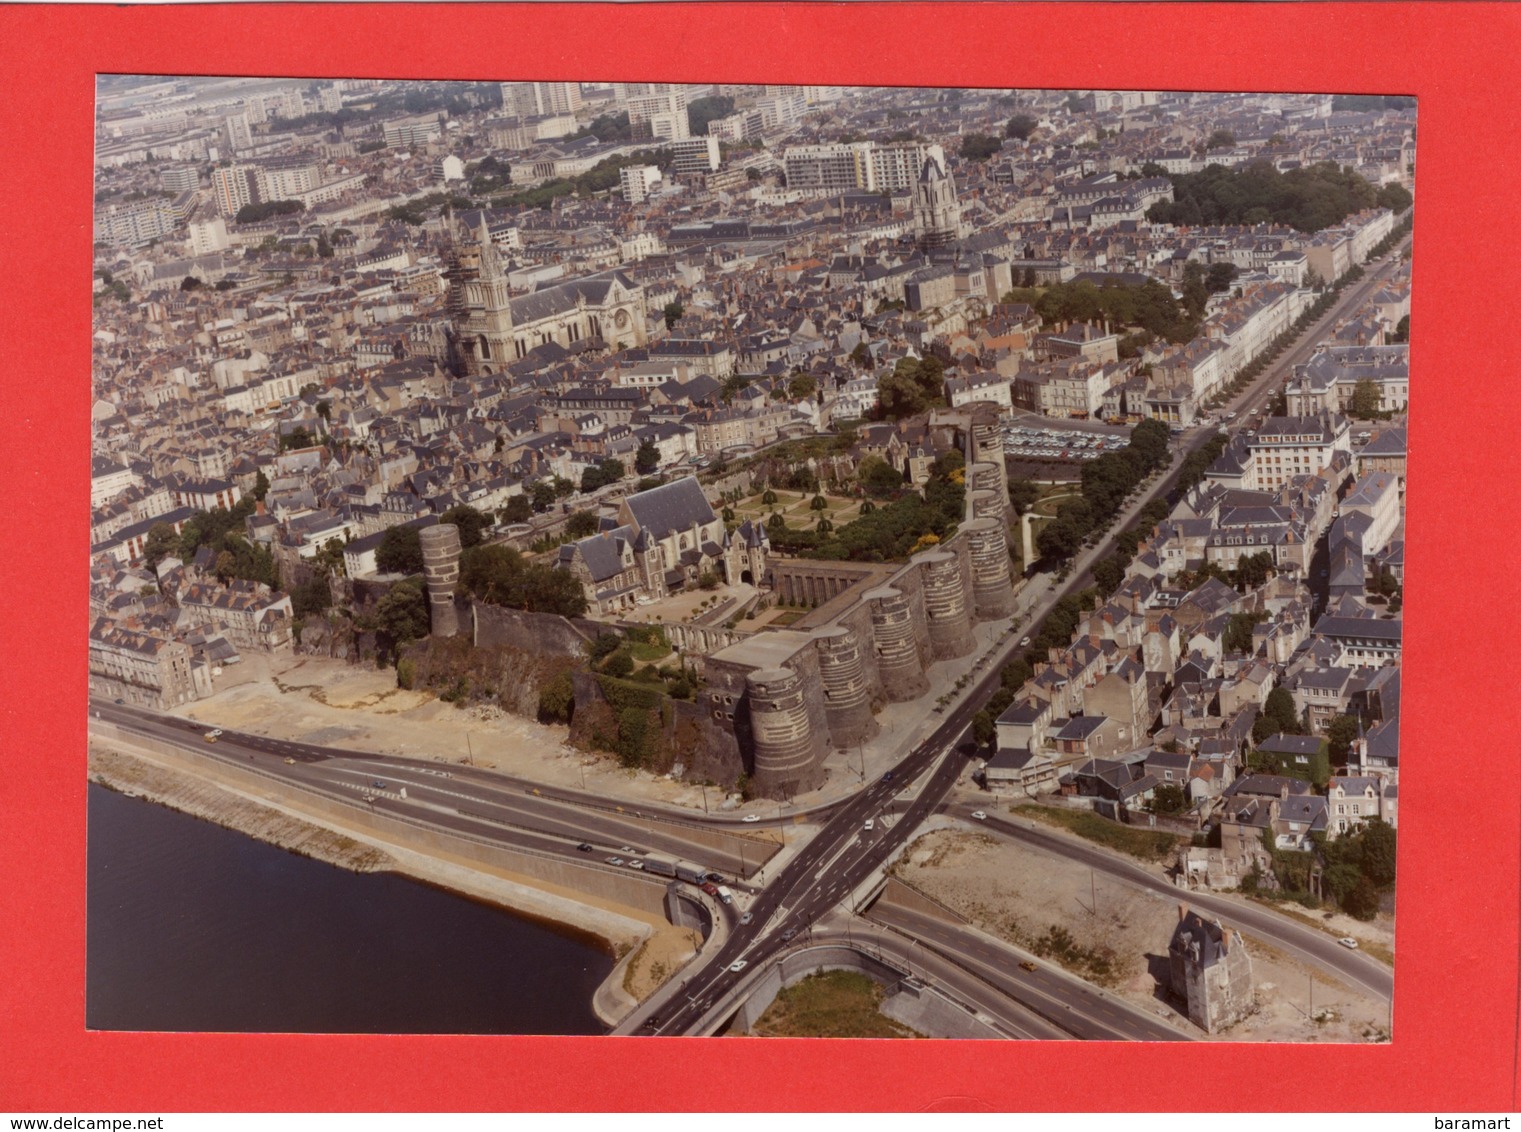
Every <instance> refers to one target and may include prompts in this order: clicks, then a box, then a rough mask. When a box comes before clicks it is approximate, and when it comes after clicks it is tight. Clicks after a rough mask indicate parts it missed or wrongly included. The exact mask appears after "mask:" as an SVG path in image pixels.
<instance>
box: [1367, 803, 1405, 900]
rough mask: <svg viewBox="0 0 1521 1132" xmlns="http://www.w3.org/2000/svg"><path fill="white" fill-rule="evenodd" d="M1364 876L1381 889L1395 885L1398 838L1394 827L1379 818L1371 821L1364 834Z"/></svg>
mask: <svg viewBox="0 0 1521 1132" xmlns="http://www.w3.org/2000/svg"><path fill="white" fill-rule="evenodd" d="M1362 842H1363V860H1362V869H1363V875H1364V876H1366V877H1367V878H1368V879H1369V880H1370V881H1372V882H1373V883H1374V884H1376V885H1378V886H1379V887H1380V888H1387V887H1388V886H1389V885H1391V884H1393V883H1394V865H1395V856H1396V849H1397V844H1396V842H1397V836H1396V834H1395V830H1394V827H1393V826H1392V825H1390V824H1388V823H1387V822H1385V821H1382V820H1380V819H1378V818H1375V819H1373V820H1372V821H1370V822H1369V823H1368V824H1367V825H1366V826H1365V827H1364V828H1363V833H1362Z"/></svg>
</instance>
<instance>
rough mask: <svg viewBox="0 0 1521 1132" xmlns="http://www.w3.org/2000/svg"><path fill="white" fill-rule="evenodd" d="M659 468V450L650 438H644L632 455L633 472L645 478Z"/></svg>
mask: <svg viewBox="0 0 1521 1132" xmlns="http://www.w3.org/2000/svg"><path fill="white" fill-rule="evenodd" d="M658 467H660V448H659V446H658V445H657V444H656V443H655V442H654V440H652V439H651V438H650V437H648V436H646V437H645V438H644V439H643V440H641V441H640V442H639V449H638V451H637V452H635V453H634V471H636V472H638V473H639V474H640V475H641V476H647V475H649V474H651V473H652V472H654V471H655V469H656V468H658Z"/></svg>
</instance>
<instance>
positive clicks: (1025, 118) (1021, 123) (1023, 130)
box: [1003, 114, 1039, 141]
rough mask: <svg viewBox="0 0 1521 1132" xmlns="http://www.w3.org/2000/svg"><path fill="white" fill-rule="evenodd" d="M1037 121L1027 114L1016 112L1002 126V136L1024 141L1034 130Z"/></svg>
mask: <svg viewBox="0 0 1521 1132" xmlns="http://www.w3.org/2000/svg"><path fill="white" fill-rule="evenodd" d="M1037 125H1039V123H1038V122H1036V120H1035V119H1034V118H1032V117H1030V115H1028V114H1016V115H1014V117H1012V118H1010V119H1009V121H1008V123H1007V124H1005V126H1004V128H1003V136H1004V137H1006V138H1014V139H1015V140H1016V141H1024V140H1025V139H1026V138H1028V137H1029V136H1030V134H1031V133H1032V132H1034V130H1035V127H1036V126H1037Z"/></svg>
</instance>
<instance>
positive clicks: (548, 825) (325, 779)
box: [90, 701, 776, 876]
mask: <svg viewBox="0 0 1521 1132" xmlns="http://www.w3.org/2000/svg"><path fill="white" fill-rule="evenodd" d="M90 711H91V715H92V716H95V717H97V718H99V719H100V720H101V721H102V722H109V723H113V724H115V725H116V726H118V727H120V728H121V729H122V730H123V731H124V732H127V733H129V734H131V733H136V734H140V735H144V736H146V737H149V738H155V739H160V740H164V741H167V742H172V743H176V744H180V745H184V746H188V747H190V748H191V749H192V750H194V751H195V753H196V754H197V755H199V756H202V757H207V758H215V759H218V760H219V761H222V762H226V763H229V764H233V765H239V766H242V767H245V768H248V769H253V770H256V771H257V772H259V773H260V774H262V775H264V776H266V777H270V778H273V779H277V780H279V781H281V782H284V783H287V784H289V785H291V786H295V787H299V788H302V789H305V790H309V791H314V792H317V793H320V794H323V795H325V796H328V797H333V798H339V799H342V800H345V801H350V802H353V803H355V804H362V805H364V806H366V807H367V808H370V809H374V810H376V811H378V812H383V813H387V814H389V815H390V816H393V817H397V818H401V819H403V820H409V821H415V822H422V823H425V824H427V825H430V826H433V827H437V828H441V829H446V830H449V831H451V832H456V833H461V834H464V835H466V836H470V837H475V838H484V839H486V840H488V841H497V842H502V843H511V844H513V845H516V846H519V847H524V848H530V849H534V850H536V851H539V852H545V853H551V854H555V855H565V854H569V855H570V856H571V857H573V858H575V859H576V860H577V861H579V862H580V863H582V864H587V863H597V864H602V865H606V867H609V868H625V869H626V868H630V865H629V864H628V862H629V861H630V860H639V859H640V858H642V856H643V855H644V854H645V853H648V852H651V851H654V852H658V853H665V854H669V855H672V856H676V857H681V858H685V859H687V860H691V861H693V862H695V863H697V864H700V865H703V866H705V867H706V868H709V869H712V870H714V871H715V872H721V873H724V874H726V875H731V876H739V875H742V874H745V873H748V872H753V871H754V869H755V868H756V867H757V866H759V865H761V864H763V863H764V862H765V861H766V860H767V859H768V858H769V857H770V856H772V855H773V854H774V853H775V851H776V845H775V843H773V842H769V841H761V840H759V839H756V840H753V841H751V844H753V845H754V849H753V851H747V850H746V849H745V848H744V844H743V842H740V841H735V847H734V848H719V847H714V846H711V845H708V844H707V840H708V838H704V839H703V840H701V841H699V840H696V839H694V838H691V837H689V836H684V830H683V824H682V823H680V822H676V821H672V820H671V819H670V818H668V817H666V815H665V814H660V815H658V816H657V815H656V814H654V813H653V812H650V811H645V810H643V809H638V810H635V809H632V808H630V807H623V808H621V809H620V808H618V807H610V806H608V805H607V804H606V802H605V800H602V801H601V804H600V805H599V806H597V807H596V808H592V809H587V808H585V807H582V806H581V805H580V804H579V803H578V802H577V801H575V800H572V799H569V798H564V797H559V796H550V795H546V794H545V793H544V788H543V787H536V786H534V785H532V784H524V783H523V782H522V781H521V780H512V779H505V780H504V778H503V777H502V776H499V775H496V774H494V773H493V772H490V771H486V770H481V769H479V768H470V767H460V766H457V765H446V764H439V763H434V762H429V761H427V760H422V759H406V758H396V757H390V756H383V755H376V754H372V753H368V752H364V751H344V750H339V749H337V748H331V747H321V746H317V745H314V744H310V743H296V742H290V741H286V740H282V739H273V738H269V737H267V736H262V735H249V734H245V733H241V732H235V731H229V730H225V729H223V730H222V733H221V734H220V735H219V736H217V739H216V741H215V742H208V741H207V739H206V735H207V733H208V732H210V731H211V730H212V727H211V726H210V725H208V724H202V723H197V722H194V721H190V720H184V719H180V718H178V717H176V716H168V715H161V714H159V713H156V712H149V711H142V710H140V709H137V708H132V707H128V706H126V705H119V704H112V703H102V702H100V701H92V702H91V704H90ZM689 824H690V825H691V827H692V828H693V829H694V830H695V829H697V828H698V826H699V823H695V822H693V823H689ZM738 828H739V829H744V828H747V827H744V826H740V827H738ZM735 832H737V830H736V831H735ZM731 840H733V839H731ZM746 840H749V839H746ZM580 845H590V846H591V847H592V848H591V850H590V851H584V850H581V849H579V848H578V847H579V846H580ZM610 857H621V858H622V859H623V863H621V864H619V865H610V864H608V858H610Z"/></svg>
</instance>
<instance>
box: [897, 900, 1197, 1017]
mask: <svg viewBox="0 0 1521 1132" xmlns="http://www.w3.org/2000/svg"><path fill="white" fill-rule="evenodd" d="M872 918H873V919H877V920H880V921H882V922H884V923H887V924H890V925H891V926H894V927H897V928H899V929H900V930H902V931H904V932H906V933H908V934H910V935H912V936H915V937H916V938H918V939H920V940H921V941H922V942H923V943H925V944H926V945H928V946H930V947H933V948H935V949H937V950H939V951H941V953H942V954H944V955H945V956H946V957H947V958H948V959H951V960H952V961H955V962H961V963H965V964H968V965H970V966H971V967H972V968H973V969H974V971H975V973H977V974H979V975H980V976H981V977H982V978H983V979H984V980H986V981H987V982H988V983H990V984H991V985H992V986H994V987H995V988H997V989H998V990H1000V991H1001V992H1003V993H1004V994H1007V995H1008V996H1010V997H1011V998H1013V999H1014V1000H1016V1001H1017V1002H1020V1003H1022V1004H1024V1005H1025V1006H1027V1007H1029V1008H1030V1009H1032V1010H1035V1011H1036V1012H1037V1013H1039V1014H1041V1015H1042V1016H1043V1017H1045V1018H1048V1019H1050V1020H1051V1021H1052V1022H1053V1023H1055V1024H1058V1025H1061V1026H1063V1027H1064V1028H1069V1029H1070V1032H1071V1033H1073V1034H1074V1035H1075V1036H1077V1037H1081V1038H1084V1039H1087V1040H1096V1041H1111V1040H1121V1041H1184V1040H1187V1035H1185V1034H1181V1033H1179V1032H1178V1031H1177V1030H1176V1029H1174V1028H1173V1027H1171V1026H1168V1025H1166V1024H1165V1023H1162V1022H1158V1021H1157V1020H1156V1019H1154V1018H1151V1017H1149V1016H1148V1015H1146V1014H1145V1013H1144V1012H1142V1011H1141V1010H1139V1009H1138V1008H1136V1007H1134V1006H1133V1005H1131V1004H1130V1003H1128V1002H1125V1001H1123V1000H1121V999H1118V998H1115V997H1112V996H1109V995H1106V994H1102V993H1100V992H1098V991H1097V990H1095V989H1094V988H1093V987H1091V986H1089V985H1088V984H1087V983H1086V982H1084V981H1083V980H1082V979H1080V978H1078V977H1077V976H1075V975H1071V974H1069V973H1067V972H1065V971H1062V970H1061V969H1060V968H1058V967H1055V966H1053V965H1051V964H1050V963H1049V962H1040V963H1037V965H1036V969H1035V970H1034V971H1026V970H1024V969H1023V968H1021V967H1020V966H1019V963H1020V962H1021V958H1020V955H1019V953H1018V952H1015V951H1014V950H1013V949H1011V948H1008V947H1004V946H1001V945H999V944H998V943H996V942H994V941H992V940H988V939H984V938H983V937H982V936H980V935H977V934H975V933H973V932H970V931H967V930H965V929H964V928H961V927H958V926H957V925H954V924H947V923H945V922H944V921H942V920H937V919H935V918H933V917H931V916H927V915H925V914H923V913H920V912H916V911H914V910H912V909H908V908H896V907H893V908H880V907H879V908H876V909H873V911H872ZM1026 961H1027V962H1028V960H1026Z"/></svg>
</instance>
